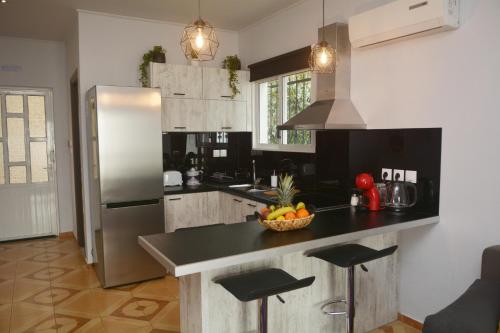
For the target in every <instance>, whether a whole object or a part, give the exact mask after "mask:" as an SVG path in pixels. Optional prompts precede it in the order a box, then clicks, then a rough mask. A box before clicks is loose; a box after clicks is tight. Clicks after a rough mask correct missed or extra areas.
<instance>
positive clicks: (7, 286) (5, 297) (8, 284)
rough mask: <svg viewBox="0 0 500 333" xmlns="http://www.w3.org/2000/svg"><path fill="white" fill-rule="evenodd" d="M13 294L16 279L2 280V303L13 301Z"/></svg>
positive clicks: (0, 285)
mask: <svg viewBox="0 0 500 333" xmlns="http://www.w3.org/2000/svg"><path fill="white" fill-rule="evenodd" d="M13 295H14V280H13V279H11V280H0V304H9V303H12V297H13ZM0 332H1V331H0Z"/></svg>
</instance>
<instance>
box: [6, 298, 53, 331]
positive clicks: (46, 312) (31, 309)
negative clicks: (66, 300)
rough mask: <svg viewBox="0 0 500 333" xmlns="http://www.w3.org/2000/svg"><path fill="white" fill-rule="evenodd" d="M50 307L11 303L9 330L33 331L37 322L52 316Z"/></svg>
mask: <svg viewBox="0 0 500 333" xmlns="http://www.w3.org/2000/svg"><path fill="white" fill-rule="evenodd" d="M53 315H54V313H53V311H52V307H45V306H40V305H34V304H28V303H24V302H18V303H12V317H11V323H10V332H11V333H17V332H26V331H27V332H30V331H35V328H36V326H37V325H38V324H40V323H42V322H44V321H46V320H50V319H52V318H53Z"/></svg>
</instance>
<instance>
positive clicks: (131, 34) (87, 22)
mask: <svg viewBox="0 0 500 333" xmlns="http://www.w3.org/2000/svg"><path fill="white" fill-rule="evenodd" d="M184 26H185V25H184V24H178V23H170V22H159V21H151V20H143V19H136V18H130V17H120V16H114V15H106V14H100V13H91V12H84V11H80V12H79V13H78V27H79V33H78V39H79V42H78V47H79V73H80V98H81V108H80V112H81V114H82V117H81V119H83V120H84V118H85V117H84V112H85V103H84V102H85V100H84V99H85V93H86V91H87V90H88V89H90V88H91V87H92V86H94V85H118V86H140V84H139V70H138V68H139V64H140V63H141V61H142V55H143V54H144V53H146V52H147V51H148V50H150V49H151V48H152V47H153V46H154V45H162V46H163V47H164V48H165V49H166V50H167V62H168V63H177V64H187V61H186V58H185V57H184V54H183V53H182V51H181V48H180V44H179V42H180V38H181V33H182V30H183V28H184ZM217 37H218V39H219V42H220V47H219V50H218V52H217V55H216V58H215V60H214V61H212V62H208V63H204V65H206V66H220V64H221V62H222V60H223V59H224V57H225V56H227V55H233V54H238V51H239V50H238V34H237V33H236V32H231V31H223V30H217ZM81 126H82V135H85V131H84V126H85V124H84V121H82V122H81ZM82 151H86V145H85V144H84V143H83V145H82ZM86 161H87V159H86V157H85V156H84V157H83V160H82V163H84V164H85V163H87V162H86ZM83 177H84V192H85V193H88V168H87V166H86V165H85V166H84V170H83ZM85 197H88V196H87V195H86V196H85ZM85 209H86V211H89V210H90V207H89V203H88V202H85ZM87 215H88V214H87ZM85 230H86V244H92V242H91V239H90V235H91V232H90V221H89V220H88V219H87V218H86V229H85ZM86 252H87V258H88V259H90V258H91V255H90V247H87V248H86Z"/></svg>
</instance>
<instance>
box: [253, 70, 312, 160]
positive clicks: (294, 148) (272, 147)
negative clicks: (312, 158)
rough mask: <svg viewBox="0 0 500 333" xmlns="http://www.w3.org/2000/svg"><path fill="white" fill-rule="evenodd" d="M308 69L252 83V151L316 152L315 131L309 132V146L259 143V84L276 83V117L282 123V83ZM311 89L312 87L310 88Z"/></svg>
mask: <svg viewBox="0 0 500 333" xmlns="http://www.w3.org/2000/svg"><path fill="white" fill-rule="evenodd" d="M307 71H308V68H303V69H300V70H296V71H293V72H289V73H284V74H280V75H275V76H271V77H267V78H265V79H261V80H258V81H254V82H252V92H253V96H254V98H253V100H254V106H253V108H252V109H253V117H252V118H253V126H252V127H253V129H254V130H253V131H252V134H253V135H252V148H253V149H254V150H264V151H285V152H295V153H315V152H316V131H315V130H311V143H310V144H304V145H301V144H283V143H278V144H272V143H260V91H259V86H260V84H261V83H265V82H269V81H274V80H277V81H278V96H279V98H278V115H279V121H280V123H282V122H283V111H284V110H283V104H284V97H285V96H284V93H283V89H284V87H283V81H284V78H285V77H286V76H289V75H294V74H298V73H303V72H307ZM312 80H313V78H312V73H311V85H312ZM311 88H312V87H311ZM312 97H313V93H312V91H311V103H312Z"/></svg>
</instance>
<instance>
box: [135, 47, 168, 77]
mask: <svg viewBox="0 0 500 333" xmlns="http://www.w3.org/2000/svg"><path fill="white" fill-rule="evenodd" d="M165 52H166V51H165V49H164V48H163V47H161V46H160V45H156V46H154V47H153V49H152V50H149V51H148V52H146V53H144V55H143V56H142V63H141V64H140V65H139V72H140V74H141V78H140V79H139V80H140V81H141V84H142V86H143V87H148V86H149V73H148V67H149V64H150V63H151V62H152V61H153V60H154V59H155V57H160V58H163V59H164V58H165ZM163 62H165V61H163Z"/></svg>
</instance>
